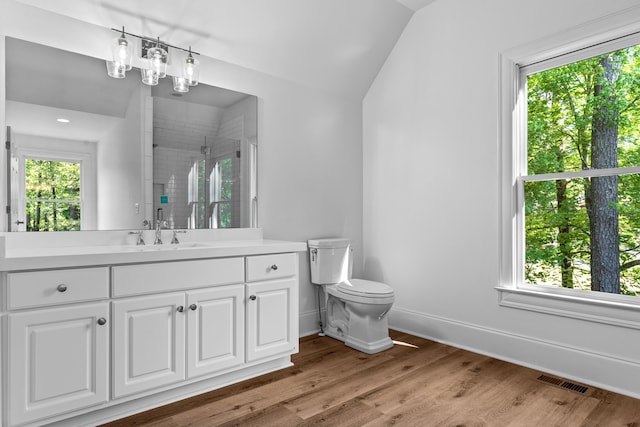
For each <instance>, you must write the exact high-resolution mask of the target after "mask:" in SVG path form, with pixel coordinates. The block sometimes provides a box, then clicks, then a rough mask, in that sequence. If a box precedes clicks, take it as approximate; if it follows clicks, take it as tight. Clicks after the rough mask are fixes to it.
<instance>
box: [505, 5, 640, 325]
mask: <svg viewBox="0 0 640 427" xmlns="http://www.w3.org/2000/svg"><path fill="white" fill-rule="evenodd" d="M629 37H637V38H638V40H640V7H633V8H630V9H626V10H623V11H620V12H617V13H614V14H611V15H608V16H606V17H603V18H601V19H597V20H595V21H590V22H588V23H586V24H583V25H580V26H577V27H574V28H571V29H568V30H567V31H564V32H562V33H559V34H555V35H553V36H550V37H547V38H544V39H541V40H537V41H535V42H533V43H529V44H527V45H523V46H519V47H517V48H514V49H511V50H509V51H506V52H502V53H501V54H500V58H499V60H500V64H499V66H500V68H499V79H500V81H499V90H500V93H499V99H498V100H499V104H500V107H499V114H500V116H499V132H500V133H499V147H498V149H499V153H500V159H499V160H500V164H499V166H500V172H499V173H500V179H499V180H500V189H499V190H500V218H499V222H500V223H499V228H498V229H499V230H500V233H501V234H500V238H499V243H500V259H499V263H500V265H499V271H500V282H499V284H498V286H497V287H496V289H497V291H498V293H499V304H500V305H501V306H505V307H511V308H517V309H523V310H529V311H535V312H541V313H546V314H552V315H557V316H563V317H571V318H576V319H582V320H588V321H592V322H598V323H605V324H612V325H616V326H623V327H628V328H633V329H640V317H639V316H638V314H640V298H632V297H628V296H624V295H611V294H602V293H599V292H591V291H581V290H577V289H564V288H556V287H546V286H540V285H536V286H533V285H527V284H525V283H523V278H524V274H523V271H522V270H523V267H524V266H523V265H522V264H523V263H521V262H520V260H521V259H524V254H523V250H524V249H523V246H524V245H523V241H522V240H523V236H524V225H523V221H522V220H521V215H519V213H520V212H522V210H523V207H524V200H523V194H521V192H519V191H517V189H518V188H519V186H518V185H517V184H518V182H517V180H518V173H519V171H521V170H526V164H522V162H526V156H523V155H521V154H522V153H521V152H520V150H522V149H523V148H524V147H522V145H521V144H517V143H516V141H520V140H522V139H523V138H524V136H525V135H526V126H527V118H526V107H525V106H523V105H521V104H522V102H523V100H526V85H525V84H522V77H521V76H522V69H523V68H526V72H528V73H529V74H530V73H532V72H539V71H543V70H545V69H550V68H554V67H557V66H560V65H561V64H563V63H567V62H575V61H577V60H579V59H580V58H581V57H582V56H583V55H584V52H585V51H589V50H593V51H594V52H597V51H598V49H600V50H601V51H611V50H615V49H618V48H622V47H626V46H628V45H629ZM594 46H595V47H594ZM595 54H597V53H594V55H595ZM561 57H562V58H561ZM574 58H575V59H574ZM580 173H582V172H580ZM580 173H578V174H580ZM603 173H605V174H606V173H607V171H603Z"/></svg>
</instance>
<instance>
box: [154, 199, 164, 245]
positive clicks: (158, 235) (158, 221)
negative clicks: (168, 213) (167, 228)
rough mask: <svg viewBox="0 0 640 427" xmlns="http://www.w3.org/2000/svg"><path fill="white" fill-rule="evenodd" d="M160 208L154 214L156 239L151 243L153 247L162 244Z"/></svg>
mask: <svg viewBox="0 0 640 427" xmlns="http://www.w3.org/2000/svg"><path fill="white" fill-rule="evenodd" d="M161 230H162V208H158V211H157V212H156V239H155V240H154V241H153V244H154V245H161V244H162V231H161Z"/></svg>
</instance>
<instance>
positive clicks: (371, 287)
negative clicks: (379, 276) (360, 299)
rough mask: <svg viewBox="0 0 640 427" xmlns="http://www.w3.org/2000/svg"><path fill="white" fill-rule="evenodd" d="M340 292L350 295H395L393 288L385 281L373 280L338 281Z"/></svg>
mask: <svg viewBox="0 0 640 427" xmlns="http://www.w3.org/2000/svg"><path fill="white" fill-rule="evenodd" d="M337 288H338V290H339V291H340V292H344V293H345V294H350V295H358V296H370V297H381V296H391V295H393V288H392V287H391V286H389V285H387V284H385V283H381V282H374V281H372V280H362V279H349V280H345V281H344V282H340V283H338V286H337Z"/></svg>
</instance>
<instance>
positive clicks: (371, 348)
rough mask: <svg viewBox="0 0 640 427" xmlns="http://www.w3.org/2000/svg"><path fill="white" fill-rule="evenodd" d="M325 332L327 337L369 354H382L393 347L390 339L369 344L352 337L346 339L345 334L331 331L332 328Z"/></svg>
mask: <svg viewBox="0 0 640 427" xmlns="http://www.w3.org/2000/svg"><path fill="white" fill-rule="evenodd" d="M324 332H325V335H326V336H328V337H331V338H333V339H336V340H338V341H342V342H343V343H344V344H345V345H347V346H349V347H351V348H353V349H356V350H358V351H361V352H363V353H367V354H375V353H380V352H381V351H385V350H388V349H390V348H391V347H393V340H392V339H391V338H389V337H386V338H382V339H380V340H377V341H373V342H368V341H363V340H360V339H358V338H354V337H351V336H347V337H345V336H344V334H341V333H340V332H339V331H334V330H331V328H327V329H325V331H324Z"/></svg>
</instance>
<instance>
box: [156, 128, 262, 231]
mask: <svg viewBox="0 0 640 427" xmlns="http://www.w3.org/2000/svg"><path fill="white" fill-rule="evenodd" d="M241 145H242V144H241V141H240V140H238V139H232V138H224V137H214V138H210V137H206V136H205V137H204V138H203V144H202V145H201V146H200V147H199V151H195V149H194V148H195V147H193V148H191V149H189V148H188V147H186V148H184V149H177V148H167V147H160V146H154V150H153V158H154V160H153V161H154V167H153V170H154V185H153V191H154V195H153V200H154V211H155V210H157V209H158V208H162V209H163V211H164V215H165V219H166V220H167V222H168V224H167V226H168V227H169V228H238V227H247V226H251V224H247V218H250V213H249V212H248V209H249V204H248V203H242V201H243V199H244V200H248V199H249V198H250V196H249V194H248V192H250V191H251V189H250V188H249V186H248V185H246V184H245V183H248V182H249V181H250V180H247V179H244V180H243V179H242V176H243V175H244V176H247V174H248V173H249V171H250V162H249V161H248V160H249V159H247V161H245V159H244V158H243V155H242V153H243V150H242V146H241ZM249 148H250V147H249V146H247V147H246V149H245V151H247V150H248V149H249ZM244 157H249V158H250V157H251V156H250V155H249V156H244Z"/></svg>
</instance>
